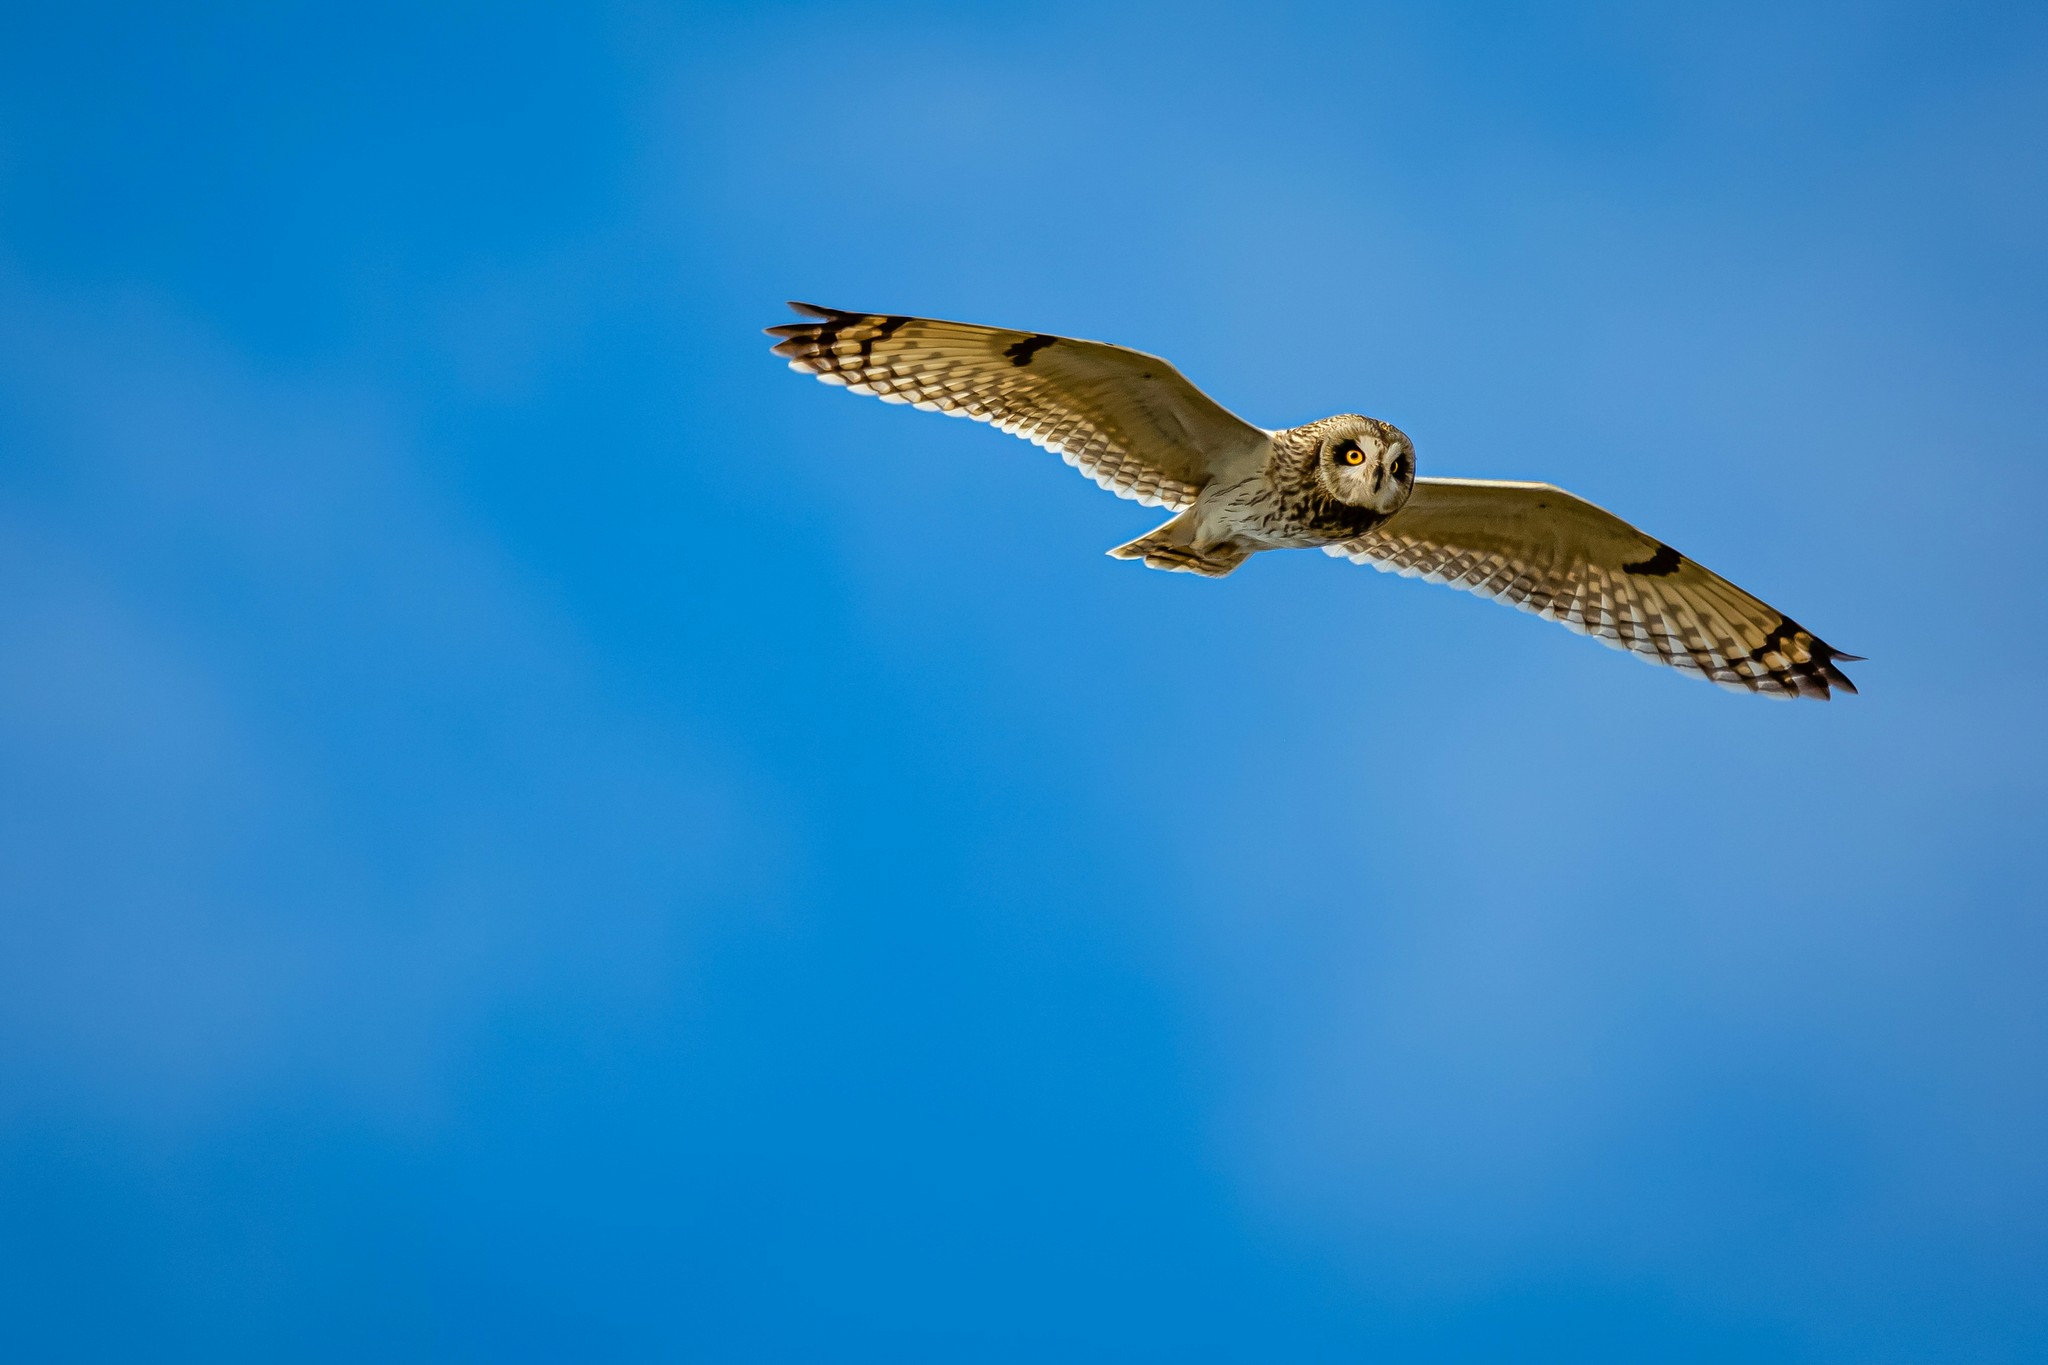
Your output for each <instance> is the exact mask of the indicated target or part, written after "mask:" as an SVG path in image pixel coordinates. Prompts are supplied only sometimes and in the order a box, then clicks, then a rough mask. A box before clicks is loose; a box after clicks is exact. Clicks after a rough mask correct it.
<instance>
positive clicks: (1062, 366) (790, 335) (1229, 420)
mask: <svg viewBox="0 0 2048 1365" xmlns="http://www.w3.org/2000/svg"><path fill="white" fill-rule="evenodd" d="M790 307H791V308H793V309H795V310H796V311H797V312H799V313H803V314H806V315H808V316H810V317H812V318H815V319H817V320H816V321H814V322H800V323H789V324H786V325H784V326H781V327H770V328H768V329H767V330H768V334H769V335H770V336H774V337H779V338H781V340H780V341H778V342H777V344H776V346H775V348H774V349H775V353H776V354H777V355H780V356H784V357H786V358H787V359H788V360H789V367H790V368H791V369H793V370H798V371H801V372H802V373H805V374H812V375H816V376H817V377H818V378H819V379H821V380H823V381H824V382H825V383H827V384H841V385H844V386H845V387H846V388H847V390H848V391H850V392H852V393H870V394H873V395H874V396H875V397H877V398H880V399H881V400H882V401H883V402H885V403H909V404H911V405H913V406H915V407H919V408H922V409H924V410H925V411H927V412H943V413H945V414H946V415H947V416H948V417H971V418H973V419H974V420H975V421H977V422H987V423H990V424H991V425H993V426H995V427H997V428H1000V429H1001V430H1003V431H1007V432H1009V433H1011V434H1012V435H1016V436H1021V437H1023V438H1024V439H1025V440H1027V441H1030V442H1032V443H1033V444H1034V445H1041V446H1044V447H1045V448H1046V449H1047V450H1050V451H1053V452H1054V453H1056V454H1057V455H1059V456H1060V458H1062V459H1064V460H1065V461H1066V462H1067V463H1068V464H1070V465H1073V466H1074V467H1075V468H1077V469H1079V470H1080V471H1081V472H1082V473H1084V474H1086V475H1087V476H1088V477H1089V478H1091V479H1093V480H1095V482H1096V483H1098V484H1100V485H1101V486H1102V487H1104V488H1106V489H1108V490H1109V491H1110V492H1112V493H1114V494H1116V495H1117V496H1118V497H1120V498H1130V499H1133V500H1135V501H1137V502H1141V503H1144V504H1146V505H1147V506H1153V507H1170V508H1172V509H1173V510H1175V511H1181V510H1184V509H1185V508H1187V507H1189V506H1191V505H1193V503H1194V501H1195V495H1196V494H1197V493H1199V492H1201V491H1202V487H1203V485H1204V484H1206V483H1208V482H1209V480H1210V479H1211V478H1213V477H1214V476H1215V475H1216V474H1217V473H1218V472H1220V471H1222V470H1224V469H1226V468H1239V467H1244V466H1246V465H1247V463H1248V462H1250V461H1254V460H1256V459H1257V458H1258V456H1259V454H1260V453H1261V452H1262V451H1263V450H1264V447H1265V441H1266V433H1265V432H1263V431H1261V430H1259V429H1258V428H1257V427H1255V426H1252V425H1251V424H1250V423H1248V422H1245V421H1242V420H1240V419H1239V418H1237V417H1235V416H1233V415H1232V414H1231V413H1229V412H1228V411H1226V410H1225V409H1223V408H1222V407H1221V406H1219V405H1218V404H1217V403H1215V402H1214V401H1213V400H1211V399H1210V398H1209V397H1208V396H1207V395H1205V394H1204V393H1203V392H1202V391H1201V390H1200V389H1198V388H1196V387H1195V386H1194V385H1193V384H1190V383H1189V382H1188V381H1187V380H1186V379H1185V378H1183V377H1182V375H1181V373H1180V371H1178V370H1176V369H1174V368H1173V366H1171V365H1169V364H1167V363H1166V362H1165V361H1164V360H1161V359H1159V358H1158V357H1156V356H1149V355H1146V354H1144V353H1143V352H1142V351H1132V350H1126V349H1125V348H1124V347H1122V346H1110V345H1107V344H1105V343H1103V342H1099V341H1076V340H1074V339H1072V338H1069V337H1054V336H1046V335H1044V334H1043V333H1038V332H1012V331H1006V330H1004V329H1002V328H999V327H980V326H976V325H974V324H972V323H966V322H942V321H940V320H938V319H936V318H908V317H898V316H894V315H890V314H879V313H842V312H839V311H838V310H836V309H831V308H819V307H816V306H814V305H812V304H808V303H792V304H791V305H790Z"/></svg>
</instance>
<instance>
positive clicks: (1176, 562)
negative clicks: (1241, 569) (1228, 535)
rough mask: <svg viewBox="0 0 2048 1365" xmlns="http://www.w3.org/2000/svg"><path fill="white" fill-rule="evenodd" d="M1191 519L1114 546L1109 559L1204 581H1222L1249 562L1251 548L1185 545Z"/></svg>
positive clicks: (1231, 542) (1176, 520) (1190, 515)
mask: <svg viewBox="0 0 2048 1365" xmlns="http://www.w3.org/2000/svg"><path fill="white" fill-rule="evenodd" d="M1193 517H1194V513H1193V512H1183V513H1181V514H1180V515H1179V516H1177V517H1175V518H1174V519H1173V520H1172V521H1169V522H1167V523H1166V524H1165V525H1164V526H1161V527H1160V528H1159V529H1158V530H1156V531H1152V532H1150V533H1148V534H1146V535H1142V536H1139V537H1138V538H1137V539H1136V540H1134V541H1132V542H1130V543H1129V544H1128V545H1119V546H1117V547H1116V548H1115V549H1114V550H1111V551H1110V552H1109V554H1110V557H1111V558H1112V559H1142V560H1144V561H1145V567H1146V568H1148V569H1165V570H1167V571H1168V572H1169V573H1198V574H1201V575H1202V576H1203V577H1205V578H1221V577H1223V576H1224V575H1225V574H1227V573H1229V572H1230V571H1231V570H1233V569H1235V568H1236V567H1237V566H1238V565H1240V564H1242V563H1244V562H1245V560H1247V559H1249V558H1251V555H1252V551H1251V548H1250V547H1249V546H1246V545H1240V544H1238V543H1237V542H1236V541H1234V540H1226V541H1224V542H1223V543H1222V544H1221V545H1211V546H1209V547H1208V548H1207V549H1201V550H1198V549H1196V548H1195V547H1194V546H1193V545H1191V544H1189V543H1188V541H1189V538H1190V532H1191V531H1192V529H1193Z"/></svg>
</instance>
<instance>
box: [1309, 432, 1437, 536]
mask: <svg viewBox="0 0 2048 1365" xmlns="http://www.w3.org/2000/svg"><path fill="white" fill-rule="evenodd" d="M1316 481H1317V482H1318V483H1320V484H1321V485H1322V486H1323V491H1324V492H1326V493H1328V494H1329V495H1330V496H1331V497H1333V498H1335V499H1336V500H1337V501H1339V502H1341V503H1347V504H1349V505H1350V506H1352V507H1363V508H1365V509H1366V510H1368V511H1372V512H1378V513H1379V514H1380V515H1382V516H1388V515H1391V514H1393V513H1395V512H1398V511H1400V510H1401V504H1403V503H1405V502H1407V501H1408V494H1409V492H1410V491H1411V490H1413V489H1414V487H1415V447H1414V445H1413V444H1412V443H1410V441H1409V440H1408V438H1407V436H1405V435H1403V434H1402V433H1401V432H1400V431H1399V430H1398V429H1396V428H1394V427H1390V426H1388V425H1387V424H1386V423H1384V422H1370V423H1368V422H1367V421H1366V420H1365V419H1360V421H1359V422H1358V423H1357V424H1356V425H1352V424H1349V423H1347V424H1345V425H1344V426H1342V427H1340V428H1338V429H1337V430H1334V431H1332V432H1331V433H1330V434H1329V435H1327V436H1326V437H1324V439H1323V443H1322V449H1321V450H1320V451H1319V452H1318V453H1317V456H1316Z"/></svg>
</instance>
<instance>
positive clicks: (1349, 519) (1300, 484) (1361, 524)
mask: <svg viewBox="0 0 2048 1365" xmlns="http://www.w3.org/2000/svg"><path fill="white" fill-rule="evenodd" d="M1200 506H1201V510H1202V514H1203V515H1202V527H1201V538H1202V539H1203V540H1205V541H1210V540H1213V541H1219V542H1220V541H1226V540H1233V539H1234V540H1239V541H1243V542H1245V543H1247V544H1250V545H1255V546H1257V547H1258V548H1260V549H1262V550H1281V549H1302V548H1307V547H1311V546H1317V545H1333V544H1335V543H1337V542H1338V541H1342V540H1350V539H1352V538H1354V537H1356V536H1361V535H1364V534H1365V533H1366V532H1367V531H1370V530H1371V529H1372V528H1373V527H1375V526H1377V525H1379V524H1380V523H1381V522H1383V521H1385V520H1386V518H1385V517H1384V516H1382V515H1381V514H1380V513H1378V512H1373V511H1369V510H1367V509H1365V508H1362V507H1352V506H1349V505H1348V504H1345V503H1341V502H1338V501H1337V500H1336V499H1335V498H1332V497H1331V496H1330V495H1329V494H1327V493H1325V492H1323V490H1322V488H1321V487H1320V486H1319V485H1318V484H1317V483H1316V481H1315V478H1314V475H1313V473H1312V472H1311V471H1307V470H1296V469H1293V468H1290V467H1288V465H1286V464H1279V465H1278V467H1275V465H1271V464H1269V465H1268V466H1267V467H1266V468H1265V469H1262V470H1260V471H1259V472H1258V473H1257V474H1255V475H1253V476H1252V477H1250V478H1247V479H1243V480H1240V481H1238V482H1236V483H1232V484H1229V485H1226V486H1223V487H1217V486H1215V485H1213V484H1212V485H1211V486H1210V487H1208V488H1206V489H1204V490H1203V492H1202V496H1201V499H1200Z"/></svg>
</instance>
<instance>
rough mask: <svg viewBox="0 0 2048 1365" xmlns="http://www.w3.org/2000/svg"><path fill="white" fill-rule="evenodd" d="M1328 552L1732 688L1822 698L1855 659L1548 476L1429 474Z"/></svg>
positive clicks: (1844, 683)
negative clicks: (1497, 478)
mask: <svg viewBox="0 0 2048 1365" xmlns="http://www.w3.org/2000/svg"><path fill="white" fill-rule="evenodd" d="M1326 552H1327V553H1329V554H1333V555H1337V556H1340V557H1342V558H1347V559H1350V560H1352V561H1353V562H1355V563H1359V564H1370V565H1371V566H1372V567H1373V568H1375V569H1380V570H1383V571H1385V572H1387V573H1398V574H1402V575H1404V576H1406V577H1409V578H1423V579H1427V580H1428V581H1429V582H1432V583H1445V584H1449V585H1450V586H1451V587H1454V588H1462V589H1464V590H1465V591H1467V592H1475V593H1478V594H1479V595H1480V596H1481V597H1491V598H1495V599H1497V600H1499V601H1503V602H1506V603H1508V604H1509V605H1511V606H1515V607H1519V608H1521V609H1522V610H1523V611H1528V612H1534V613H1536V614H1537V615H1538V616H1541V617H1543V618H1544V619H1545V620H1547V621H1556V622H1558V623H1559V624H1561V625H1564V626H1567V627H1569V628H1570V629H1572V630H1575V631H1577V632H1578V633H1579V634H1581V635H1591V636H1593V637H1594V638H1596V639H1598V640H1600V641H1601V642H1602V643H1604V644H1608V645H1612V646H1613V647H1614V648H1616V649H1626V650H1628V651H1630V652H1631V653H1633V654H1635V655H1637V656H1638V657H1639V658H1643V659H1648V660H1649V661H1650V662H1652V663H1660V664H1669V665H1671V666H1672V667H1674V668H1681V669H1684V670H1685V671H1687V672H1689V673H1697V674H1699V675H1701V676H1702V677H1705V678H1708V679H1710V680H1711V681H1713V682H1717V683H1719V684H1720V685H1721V686H1723V687H1727V688H1731V689H1734V690H1737V691H1747V692H1762V693H1765V694H1767V695H1770V696H1778V697H1817V698H1819V699H1821V700H1823V701H1825V700H1826V699H1827V697H1828V695H1829V688H1830V687H1839V688H1841V689H1842V690H1843V691H1845V692H1854V691H1855V690H1856V686H1855V684H1854V683H1851V682H1850V681H1849V679H1848V676H1847V675H1846V674H1844V673H1843V672H1842V670H1841V669H1839V668H1837V667H1836V666H1835V662H1836V660H1838V659H1849V660H1853V659H1855V658H1856V657H1857V656H1856V655H1854V654H1843V653H1841V652H1840V651H1838V650H1835V649H1833V648H1830V647H1829V646H1828V645H1826V644H1824V643H1823V642H1822V641H1821V640H1820V639H1819V638H1817V637H1816V636H1815V635H1813V634H1812V632H1810V631H1808V630H1806V629H1805V628H1804V627H1802V626H1801V625H1800V624H1799V623H1798V622H1796V621H1794V620H1793V619H1792V618H1791V617H1789V616H1786V615H1785V614H1784V613H1783V612H1780V611H1777V610H1775V609H1774V608H1772V607H1769V606H1767V605H1765V604H1764V603H1762V602H1760V601H1758V600H1757V599H1756V598H1754V597H1751V596H1750V595H1749V594H1748V593H1746V592H1744V591H1743V590H1742V589H1740V588H1738V587H1736V586H1735V585H1734V584H1733V583H1730V582H1729V581H1728V580H1727V579H1725V578H1722V577H1721V576H1720V575H1719V574H1715V573H1711V572H1709V571H1708V570H1706V569H1704V568H1702V567H1700V566H1699V565H1698V564H1695V563H1693V562H1692V561H1691V560H1690V559H1687V558H1686V557H1685V556H1684V555H1682V554H1680V553H1678V551H1676V550H1674V549H1672V548H1671V547H1670V546H1669V545H1666V544H1663V543H1662V542H1661V541H1657V540H1653V539H1651V538H1650V537H1649V536H1646V535H1644V534H1643V533H1642V532H1641V531H1638V530H1637V529H1636V528H1635V527H1633V526H1631V525H1629V524H1628V523H1627V522H1625V521H1623V520H1622V519H1621V518H1619V517H1617V516H1615V515H1614V514H1613V513H1611V512H1606V511H1603V510H1602V509H1600V508H1598V507H1595V506H1594V505H1593V504H1592V503H1590V502H1587V501H1586V500H1585V499H1583V498H1577V497H1573V496H1572V495H1571V494H1570V493H1567V492H1565V491H1564V490H1563V489H1561V488H1553V487H1551V486H1550V485H1549V484H1547V483H1496V482H1493V481H1491V480H1483V479H1418V480H1416V483H1415V492H1414V494H1413V495H1412V496H1411V497H1410V498H1409V499H1408V502H1407V504H1406V505H1405V506H1403V507H1402V509H1401V510H1400V511H1398V512H1396V513H1395V514H1394V515H1393V516H1391V517H1389V518H1388V519H1387V520H1386V521H1384V522H1382V523H1381V524H1380V525H1379V526H1378V527H1376V528H1374V530H1373V531H1372V532H1371V533H1370V534H1367V535H1363V536H1360V537H1359V538H1358V539H1356V540H1350V541H1345V542H1344V543H1343V544H1340V545H1331V546H1328V547H1326Z"/></svg>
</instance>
